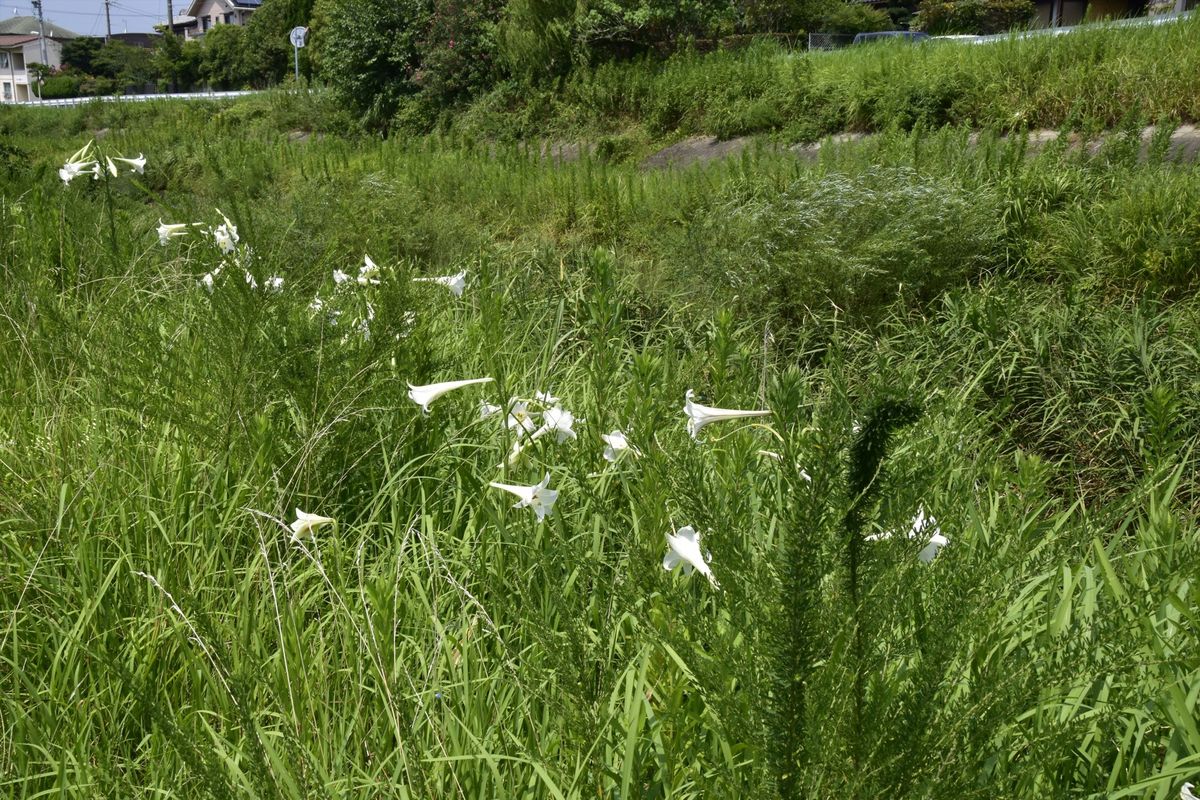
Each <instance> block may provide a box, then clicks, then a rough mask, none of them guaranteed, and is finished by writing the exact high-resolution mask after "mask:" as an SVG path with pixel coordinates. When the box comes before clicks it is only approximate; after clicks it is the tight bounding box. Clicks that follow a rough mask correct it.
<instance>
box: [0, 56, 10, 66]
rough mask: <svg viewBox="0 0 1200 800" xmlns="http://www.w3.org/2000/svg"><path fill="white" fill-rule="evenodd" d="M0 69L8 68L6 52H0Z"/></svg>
mask: <svg viewBox="0 0 1200 800" xmlns="http://www.w3.org/2000/svg"><path fill="white" fill-rule="evenodd" d="M0 69H8V53H4V52H0Z"/></svg>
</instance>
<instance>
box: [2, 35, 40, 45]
mask: <svg viewBox="0 0 1200 800" xmlns="http://www.w3.org/2000/svg"><path fill="white" fill-rule="evenodd" d="M37 38H38V37H36V36H30V35H29V34H28V33H27V34H25V35H24V36H18V35H16V34H12V33H0V47H16V46H17V45H19V44H25V43H26V42H36V41H37Z"/></svg>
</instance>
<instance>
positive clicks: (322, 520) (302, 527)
mask: <svg viewBox="0 0 1200 800" xmlns="http://www.w3.org/2000/svg"><path fill="white" fill-rule="evenodd" d="M333 522H335V520H334V519H333V517H322V516H318V515H316V514H306V513H304V512H303V511H301V510H300V509H298V508H297V509H296V521H295V522H293V523H292V540H293V541H297V542H298V541H300V539H302V538H303V537H305V536H311V535H312V532H313V531H315V530H316V529H317V528H319V527H321V526H322V525H329V524H331V523H333Z"/></svg>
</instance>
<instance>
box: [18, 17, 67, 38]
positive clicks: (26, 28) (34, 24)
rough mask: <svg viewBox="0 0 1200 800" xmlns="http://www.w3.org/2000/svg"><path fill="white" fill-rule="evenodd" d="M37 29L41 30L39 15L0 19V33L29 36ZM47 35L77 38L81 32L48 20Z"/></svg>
mask: <svg viewBox="0 0 1200 800" xmlns="http://www.w3.org/2000/svg"><path fill="white" fill-rule="evenodd" d="M36 30H39V28H38V20H37V17H8V18H7V19H2V20H0V34H5V33H8V34H18V35H21V36H28V35H29V32H30V31H36ZM46 36H49V37H51V38H54V39H75V38H77V37H78V36H79V34H78V33H75V32H74V31H69V30H67V29H66V28H64V27H63V26H61V25H59V24H57V23H55V22H51V21H50V20H46Z"/></svg>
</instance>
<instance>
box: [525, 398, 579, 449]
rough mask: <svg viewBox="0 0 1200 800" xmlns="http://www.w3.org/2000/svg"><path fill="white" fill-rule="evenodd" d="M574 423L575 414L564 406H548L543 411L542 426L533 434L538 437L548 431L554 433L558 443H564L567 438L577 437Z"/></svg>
mask: <svg viewBox="0 0 1200 800" xmlns="http://www.w3.org/2000/svg"><path fill="white" fill-rule="evenodd" d="M574 424H575V415H574V414H572V413H571V412H570V411H567V410H566V409H565V408H563V407H562V406H555V407H554V408H548V409H546V410H545V412H543V413H542V427H541V428H540V429H539V430H538V431H537V433H535V434H534V435H533V438H534V439H536V438H538V437H539V436H541V435H542V434H546V433H554V434H555V435H556V436H557V438H558V443H559V444H562V443H563V442H565V441H566V440H567V439H574V438H576V436H575V431H574V430H572V429H571V426H572V425H574Z"/></svg>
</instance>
